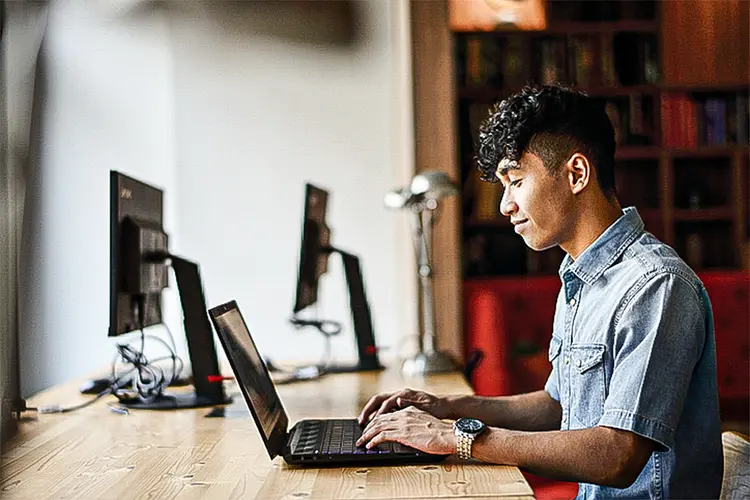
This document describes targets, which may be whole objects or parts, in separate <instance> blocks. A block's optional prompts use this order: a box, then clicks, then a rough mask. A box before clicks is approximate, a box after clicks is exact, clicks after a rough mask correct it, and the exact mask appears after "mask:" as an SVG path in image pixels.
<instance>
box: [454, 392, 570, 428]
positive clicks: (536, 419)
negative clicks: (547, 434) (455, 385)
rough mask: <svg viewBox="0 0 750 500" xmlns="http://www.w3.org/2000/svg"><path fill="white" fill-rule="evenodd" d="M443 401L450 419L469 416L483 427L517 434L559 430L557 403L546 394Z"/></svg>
mask: <svg viewBox="0 0 750 500" xmlns="http://www.w3.org/2000/svg"><path fill="white" fill-rule="evenodd" d="M445 399H446V403H447V405H448V408H450V411H449V415H448V418H451V419H458V418H461V417H473V418H478V419H479V420H481V421H482V422H484V423H485V424H486V425H487V426H491V427H503V428H505V429H515V430H521V431H551V430H558V429H560V420H561V419H562V409H561V408H560V403H558V402H557V401H555V400H554V399H552V398H551V397H550V395H549V394H548V393H547V392H546V391H536V392H530V393H527V394H518V395H515V396H500V397H483V396H467V395H456V396H446V397H445Z"/></svg>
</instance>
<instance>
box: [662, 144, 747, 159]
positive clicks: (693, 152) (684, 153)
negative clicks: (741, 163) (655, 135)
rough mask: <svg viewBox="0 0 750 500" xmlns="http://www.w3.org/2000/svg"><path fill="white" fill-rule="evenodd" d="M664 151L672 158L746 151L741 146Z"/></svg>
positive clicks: (706, 156) (726, 154)
mask: <svg viewBox="0 0 750 500" xmlns="http://www.w3.org/2000/svg"><path fill="white" fill-rule="evenodd" d="M664 151H665V153H666V154H667V155H668V156H670V157H672V158H711V157H716V156H725V157H729V156H733V155H735V154H741V153H742V152H747V147H742V146H698V147H697V148H690V149H682V148H677V149H675V148H668V149H664Z"/></svg>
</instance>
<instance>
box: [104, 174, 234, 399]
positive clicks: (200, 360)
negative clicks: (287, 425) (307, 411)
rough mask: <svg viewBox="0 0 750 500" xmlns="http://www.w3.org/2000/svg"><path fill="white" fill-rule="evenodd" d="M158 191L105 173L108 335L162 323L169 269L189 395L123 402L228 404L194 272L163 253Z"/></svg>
mask: <svg viewBox="0 0 750 500" xmlns="http://www.w3.org/2000/svg"><path fill="white" fill-rule="evenodd" d="M163 199H164V193H163V191H162V190H160V189H158V188H156V187H154V186H150V185H148V184H145V183H143V182H141V181H138V180H136V179H133V178H131V177H128V176H126V175H124V174H121V173H119V172H115V171H112V172H110V245H111V248H110V323H109V336H119V335H123V334H126V333H131V332H137V331H142V330H143V329H144V328H147V327H150V326H154V325H157V324H160V323H162V322H163V307H162V291H163V290H164V288H166V287H167V286H168V285H169V283H168V270H169V267H171V268H172V270H173V271H174V273H175V277H176V279H177V287H178V290H179V295H180V301H181V304H182V310H183V317H184V325H185V336H186V337H187V344H188V351H189V355H190V363H191V368H192V385H193V387H194V389H195V391H194V392H189V391H180V392H175V393H173V394H169V393H163V394H161V395H160V396H158V397H156V398H155V399H152V400H149V401H143V400H141V399H140V398H134V399H133V400H132V401H125V402H123V403H124V404H126V406H130V407H132V408H141V409H171V408H195V407H200V406H214V405H218V404H225V403H227V402H229V401H230V400H229V399H228V398H227V397H226V395H225V393H224V388H223V385H222V384H221V383H213V380H212V377H213V376H218V375H220V370H219V362H218V358H217V356H216V347H215V345H214V341H213V330H212V328H211V324H210V321H209V319H208V314H207V311H206V309H207V308H206V301H205V297H204V295H203V285H202V283H201V278H200V271H199V267H198V265H197V264H196V263H194V262H191V261H189V260H187V259H184V258H182V257H180V256H177V255H174V254H171V253H170V252H169V245H168V242H169V238H168V236H167V233H166V232H165V231H164V227H163V213H164V208H163Z"/></svg>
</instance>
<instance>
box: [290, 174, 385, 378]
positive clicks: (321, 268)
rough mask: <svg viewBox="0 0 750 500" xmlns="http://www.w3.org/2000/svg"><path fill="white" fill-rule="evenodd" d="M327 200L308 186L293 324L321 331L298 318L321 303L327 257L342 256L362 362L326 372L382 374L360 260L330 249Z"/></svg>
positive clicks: (324, 193) (323, 192)
mask: <svg viewBox="0 0 750 500" xmlns="http://www.w3.org/2000/svg"><path fill="white" fill-rule="evenodd" d="M328 198H329V193H328V191H327V190H325V189H322V188H320V187H316V186H314V185H312V184H309V183H308V184H306V185H305V208H304V216H303V219H302V239H301V244H300V253H299V255H300V258H299V266H298V273H297V293H296V296H295V301H294V307H293V313H294V317H293V319H292V321H293V322H294V323H295V324H297V325H306V324H308V325H317V326H318V327H320V322H317V321H306V320H304V319H301V318H300V317H299V315H298V314H299V313H300V312H301V311H303V310H305V309H307V308H309V307H310V306H313V305H315V304H316V303H317V302H318V289H319V285H320V278H321V276H323V275H324V274H325V273H326V272H327V271H328V257H329V256H330V255H331V254H333V253H336V254H339V255H340V256H341V258H342V261H343V264H344V274H345V275H346V281H347V285H348V288H349V305H350V308H351V313H352V319H353V322H354V333H355V336H356V340H357V353H358V357H359V361H358V362H357V364H355V365H351V366H346V365H335V364H329V365H328V366H327V367H325V370H326V371H328V372H350V371H365V370H380V369H382V366H381V364H380V362H379V360H378V353H377V348H376V346H375V335H374V333H373V329H372V318H371V315H370V307H369V305H368V303H367V297H366V295H365V288H364V280H363V278H362V270H361V267H360V263H359V258H358V257H357V256H355V255H353V254H351V253H348V252H345V251H343V250H341V249H338V248H335V247H333V246H332V245H331V229H330V228H329V227H328V224H327V223H326V211H327V208H328Z"/></svg>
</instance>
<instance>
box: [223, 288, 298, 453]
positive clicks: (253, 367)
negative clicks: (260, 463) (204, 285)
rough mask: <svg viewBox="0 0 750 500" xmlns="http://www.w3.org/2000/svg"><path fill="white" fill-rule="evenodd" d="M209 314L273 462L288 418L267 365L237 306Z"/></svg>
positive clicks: (228, 304) (279, 449)
mask: <svg viewBox="0 0 750 500" xmlns="http://www.w3.org/2000/svg"><path fill="white" fill-rule="evenodd" d="M209 312H210V315H211V319H212V320H213V323H214V327H215V328H216V333H218V335H219V339H220V340H221V343H222V346H223V347H224V351H225V352H226V354H227V357H228V358H229V362H230V364H231V365H232V370H233V371H234V375H235V377H236V378H237V382H238V384H239V386H240V388H241V390H242V394H243V396H244V397H245V401H246V402H247V404H248V406H249V407H250V411H251V413H252V414H253V418H255V423H256V424H257V425H258V428H259V429H260V431H261V435H262V437H263V439H264V441H265V443H266V447H267V448H268V453H269V455H271V458H273V457H275V456H276V455H278V454H279V453H280V451H281V446H277V445H278V444H279V443H277V441H278V440H279V439H281V441H282V442H281V444H282V445H283V438H284V437H285V435H286V427H287V424H288V418H287V415H286V412H285V411H284V408H283V406H282V405H281V400H280V399H279V395H278V394H277V393H276V388H275V387H274V385H273V381H272V380H271V377H270V375H269V374H268V370H267V369H266V365H265V363H264V362H263V360H262V358H261V356H260V354H259V353H258V349H257V348H256V347H255V342H254V341H253V339H252V337H251V336H250V331H249V330H248V328H247V325H246V324H245V320H244V319H243V317H242V314H241V313H240V310H239V308H238V307H237V304H236V302H234V301H232V302H228V303H226V304H223V305H221V306H218V307H215V308H213V309H211V310H210V311H209ZM279 434H281V436H279Z"/></svg>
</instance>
